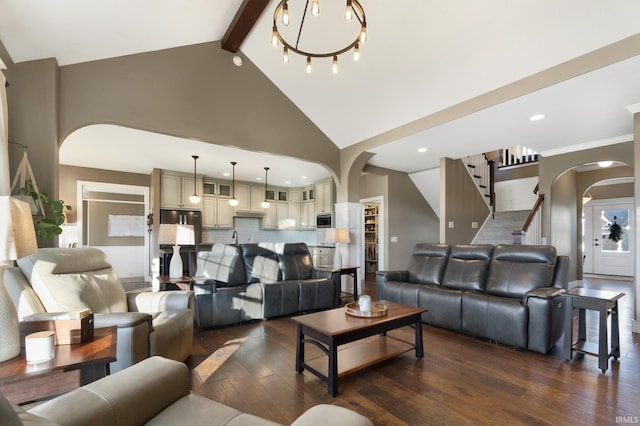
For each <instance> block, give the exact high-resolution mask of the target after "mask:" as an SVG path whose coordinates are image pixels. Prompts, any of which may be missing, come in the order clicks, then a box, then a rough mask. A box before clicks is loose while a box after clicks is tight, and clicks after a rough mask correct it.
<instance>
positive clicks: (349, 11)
mask: <svg viewBox="0 0 640 426" xmlns="http://www.w3.org/2000/svg"><path fill="white" fill-rule="evenodd" d="M309 1H310V0H307V1H306V4H305V7H304V12H303V13H302V18H301V20H300V27H299V28H298V36H297V38H296V41H295V44H292V43H290V42H289V41H287V40H286V39H285V38H284V37H283V36H282V34H281V33H280V31H279V30H278V19H280V22H281V23H282V25H284V26H289V24H290V23H291V17H290V15H289V0H282V1H281V2H280V3H278V6H277V7H276V10H275V12H274V13H273V32H272V34H271V44H272V45H273V46H274V47H278V46H279V45H280V43H282V45H283V49H282V62H284V63H285V64H286V63H288V62H289V53H290V52H295V53H297V54H298V55H301V56H303V57H306V58H307V67H306V69H307V73H311V58H333V61H332V63H331V70H332V72H333V73H334V74H336V73H337V72H338V55H341V54H343V53H345V52H347V51H349V50H351V49H353V59H354V60H355V61H357V60H358V59H359V57H360V44H361V43H364V42H366V41H367V19H366V17H365V14H364V9H363V8H362V5H360V2H359V1H358V0H346V4H347V6H346V9H345V12H344V19H345V21H347V23H349V22H351V21H353V18H354V17H355V18H356V19H357V20H358V22H359V23H360V29H359V31H358V35H357V37H356V38H355V40H353V41H352V42H351V43H349V44H348V45H346V46H345V47H343V48H341V49H338V50H335V51H332V52H310V51H306V50H304V49H302V48H299V47H298V45H299V43H300V37H301V35H302V29H303V27H304V23H305V19H306V17H307V12H308V11H309ZM300 3H301V0H300ZM310 13H311V15H312V18H313V17H315V16H318V15H319V14H320V1H319V0H311V10H310ZM312 18H311V19H312ZM325 33H331V31H330V29H327V31H326V32H325Z"/></svg>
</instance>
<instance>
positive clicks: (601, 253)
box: [583, 199, 634, 276]
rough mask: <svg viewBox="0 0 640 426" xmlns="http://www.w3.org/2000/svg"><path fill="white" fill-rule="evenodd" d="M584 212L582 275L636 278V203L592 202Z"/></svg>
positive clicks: (621, 201)
mask: <svg viewBox="0 0 640 426" xmlns="http://www.w3.org/2000/svg"><path fill="white" fill-rule="evenodd" d="M583 212H584V241H583V243H584V244H583V248H584V262H583V272H584V273H593V274H600V275H620V276H633V275H634V262H633V259H634V255H633V252H634V239H633V238H631V237H632V232H634V231H633V230H634V215H633V200H631V201H629V200H628V199H614V200H597V201H591V202H589V203H588V204H587V205H585V206H584V207H583Z"/></svg>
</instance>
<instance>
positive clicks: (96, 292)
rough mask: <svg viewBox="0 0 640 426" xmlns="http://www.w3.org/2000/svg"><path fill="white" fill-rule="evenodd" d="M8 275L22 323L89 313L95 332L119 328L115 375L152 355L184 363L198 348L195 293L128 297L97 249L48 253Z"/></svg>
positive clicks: (30, 258)
mask: <svg viewBox="0 0 640 426" xmlns="http://www.w3.org/2000/svg"><path fill="white" fill-rule="evenodd" d="M17 263H18V267H13V268H8V269H7V270H6V272H5V277H4V281H5V286H6V288H7V291H8V292H9V295H10V297H11V299H12V300H13V303H14V305H15V306H16V310H17V311H18V316H19V318H20V319H21V320H22V319H24V318H25V317H28V316H30V315H34V314H43V313H46V312H49V313H52V312H70V311H78V310H83V309H86V308H88V309H90V310H91V312H93V314H94V324H95V327H105V326H111V325H115V326H117V327H118V346H117V355H116V356H117V361H115V362H113V363H111V365H110V368H111V371H112V372H115V371H118V370H121V369H124V368H126V367H129V366H131V365H133V364H135V363H137V362H139V361H141V360H143V359H145V358H147V357H149V356H151V355H160V356H163V357H166V358H170V359H175V360H178V361H184V360H185V359H186V358H187V357H188V356H189V355H190V354H191V349H192V343H193V313H192V310H193V293H192V292H191V291H169V292H161V293H151V292H139V293H126V292H125V290H124V287H123V286H122V283H121V282H120V279H119V278H118V276H117V275H116V273H115V271H114V270H113V267H112V265H111V262H110V261H109V259H108V258H107V256H106V255H105V253H104V252H102V251H101V250H99V249H97V248H93V247H82V248H72V249H70V248H44V249H40V250H38V252H37V253H36V254H33V255H31V256H27V257H24V258H22V259H19V260H18V261H17Z"/></svg>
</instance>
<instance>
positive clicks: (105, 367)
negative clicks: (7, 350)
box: [0, 326, 118, 404]
mask: <svg viewBox="0 0 640 426" xmlns="http://www.w3.org/2000/svg"><path fill="white" fill-rule="evenodd" d="M117 333H118V328H117V327H115V326H112V327H104V328H96V329H95V330H94V333H93V340H89V341H87V342H84V343H78V344H74V345H57V346H56V347H55V351H56V355H55V357H54V358H53V359H51V360H49V361H44V362H40V363H38V364H27V361H26V359H25V353H24V348H23V349H22V352H21V353H20V355H18V356H17V357H16V358H13V359H10V360H7V361H4V362H0V390H2V393H3V394H4V395H5V396H6V397H7V399H8V400H9V401H11V402H13V403H14V404H22V403H28V402H31V401H34V400H38V399H42V398H45V397H49V396H53V395H57V394H60V393H62V392H66V391H69V390H70V389H69V388H68V387H69V385H70V384H69V383H67V382H65V380H64V379H63V378H62V376H61V374H62V373H64V372H69V371H73V370H80V381H79V383H77V382H76V383H75V386H73V387H77V386H78V385H80V386H82V385H86V384H87V383H90V382H92V381H94V380H97V379H99V378H101V377H104V376H106V375H108V374H109V373H110V370H109V363H110V362H114V361H116V345H117ZM64 386H67V388H64Z"/></svg>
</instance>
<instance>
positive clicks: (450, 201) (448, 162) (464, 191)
mask: <svg viewBox="0 0 640 426" xmlns="http://www.w3.org/2000/svg"><path fill="white" fill-rule="evenodd" d="M465 167H466V166H465V165H464V163H463V162H462V161H461V160H452V159H450V158H443V159H441V160H440V168H441V171H440V176H444V184H442V183H441V191H444V196H445V201H444V204H443V205H441V206H440V209H441V210H443V212H442V217H441V218H440V219H441V220H442V222H441V223H440V242H442V243H447V244H470V243H471V242H472V241H473V239H474V237H475V236H476V234H477V233H478V231H479V230H480V228H481V227H482V224H483V223H484V221H485V219H486V218H487V216H488V215H489V213H490V210H489V207H488V206H487V203H486V202H485V200H484V199H483V198H482V195H481V194H480V191H478V187H477V186H476V184H475V182H473V180H472V178H471V176H470V175H469V173H468V172H467V170H466V169H465ZM443 207H444V209H443ZM449 222H453V225H454V227H453V228H449V226H448V225H449ZM472 222H477V223H478V228H476V229H474V228H472V227H471V223H472Z"/></svg>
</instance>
